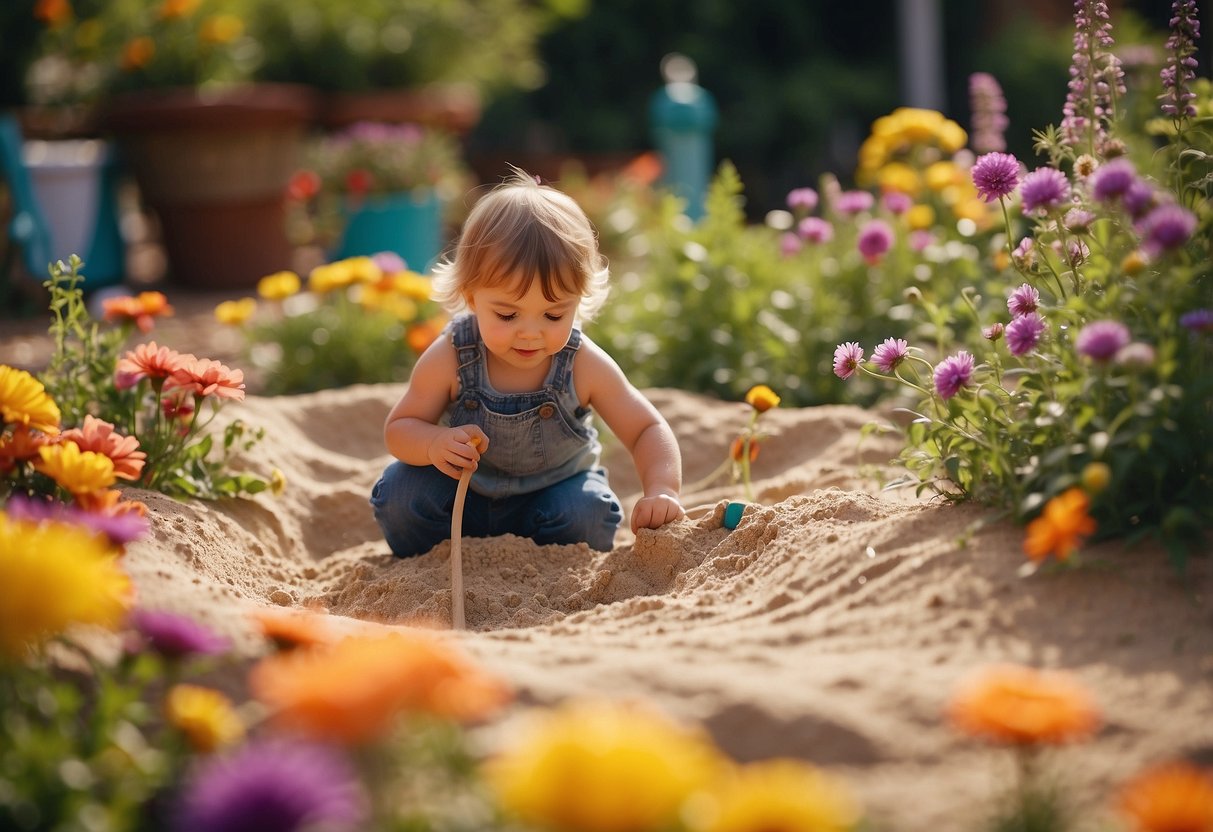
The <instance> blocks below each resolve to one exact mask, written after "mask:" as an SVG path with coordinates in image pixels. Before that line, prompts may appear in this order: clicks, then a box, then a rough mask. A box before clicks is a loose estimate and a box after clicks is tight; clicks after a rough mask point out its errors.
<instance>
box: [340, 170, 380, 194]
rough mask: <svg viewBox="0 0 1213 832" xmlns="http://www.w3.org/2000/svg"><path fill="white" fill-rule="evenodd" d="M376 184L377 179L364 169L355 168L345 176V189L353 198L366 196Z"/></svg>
mask: <svg viewBox="0 0 1213 832" xmlns="http://www.w3.org/2000/svg"><path fill="white" fill-rule="evenodd" d="M374 184H375V177H373V176H371V172H370V171H368V170H365V169H363V168H355V169H354V170H352V171H350V172H349V173H348V174H346V176H345V189H346V190H347V191H349V192H350V195H351V196H365V195H366V194H367V193H368V192H370V190H371V186H372V185H374Z"/></svg>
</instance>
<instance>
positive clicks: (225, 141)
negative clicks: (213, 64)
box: [103, 84, 316, 289]
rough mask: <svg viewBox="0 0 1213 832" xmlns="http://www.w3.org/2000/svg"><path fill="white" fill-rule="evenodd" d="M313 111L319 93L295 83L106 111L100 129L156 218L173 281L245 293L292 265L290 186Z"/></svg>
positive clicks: (136, 99)
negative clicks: (287, 197) (119, 154)
mask: <svg viewBox="0 0 1213 832" xmlns="http://www.w3.org/2000/svg"><path fill="white" fill-rule="evenodd" d="M315 112H316V99H315V94H314V92H313V91H312V90H311V89H310V88H309V87H305V86H297V85H290V84H252V85H248V86H242V87H235V88H230V89H224V90H221V91H217V92H203V91H199V90H195V89H172V90H164V91H148V92H140V93H128V94H125V95H122V96H118V97H116V98H115V99H114V100H113V101H112V102H111V103H110V105H109V106H108V107H107V108H106V110H105V112H104V115H103V124H104V125H105V126H106V128H107V129H109V130H111V131H112V132H113V133H114V134H115V136H116V137H117V139H118V143H119V147H120V149H121V151H122V156H123V160H124V162H125V164H126V165H127V166H128V167H129V168H130V170H131V172H132V173H133V175H134V177H135V181H136V183H137V184H138V186H139V189H140V192H141V193H142V194H143V197H144V199H146V200H147V202H148V204H149V205H150V206H151V208H152V209H153V210H154V211H155V212H156V215H157V217H158V218H159V220H160V227H161V235H162V238H163V243H164V247H165V252H166V254H167V257H168V269H169V279H170V280H171V281H172V282H175V283H179V284H181V285H183V286H190V287H196V288H221V289H222V288H244V287H249V286H253V285H255V284H256V282H257V280H259V279H260V278H261V277H264V276H265V275H267V274H270V273H272V272H275V271H279V270H281V269H288V268H290V267H291V265H292V260H293V252H292V247H291V244H290V241H289V240H288V239H287V236H286V222H285V210H286V204H285V193H286V186H287V183H288V182H289V180H290V177H291V174H292V173H293V172H294V171H295V169H296V168H297V167H298V164H299V158H300V153H301V149H302V143H303V138H304V133H305V130H306V128H307V126H308V124H309V123H310V122H311V120H312V118H313V117H314V115H315Z"/></svg>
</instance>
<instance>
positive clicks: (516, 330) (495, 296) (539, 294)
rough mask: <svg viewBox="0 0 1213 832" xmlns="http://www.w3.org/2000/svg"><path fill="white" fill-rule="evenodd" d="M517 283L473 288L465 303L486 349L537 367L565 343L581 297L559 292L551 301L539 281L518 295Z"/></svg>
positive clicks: (520, 365)
mask: <svg viewBox="0 0 1213 832" xmlns="http://www.w3.org/2000/svg"><path fill="white" fill-rule="evenodd" d="M516 286H517V284H516V283H513V282H510V281H507V282H506V283H504V284H502V285H499V286H492V287H483V288H480V289H476V290H475V291H473V292H471V293H470V294H469V295H468V297H467V303H468V307H469V308H470V309H471V310H472V312H473V313H474V314H475V315H476V322H477V323H478V324H479V325H480V337H481V338H483V339H484V345H485V347H487V348H488V350H489V352H491V353H492V354H493V355H495V356H496V357H497V358H499V359H501V360H502V361H504V362H506V363H507V364H509V365H511V366H513V367H518V368H531V367H536V366H538V365H539V364H541V363H543V362H544V361H546V360H547V359H548V357H549V356H552V355H555V354H556V353H558V352H560V350H562V349H564V345H565V344H566V343H568V340H569V334H570V333H571V332H572V330H573V316H574V314H575V313H576V311H577V304H578V303H580V302H581V298H580V296H578V295H562V296H560V297H557V299H556V300H555V301H550V300H548V299H547V298H546V297H544V296H543V287H542V286H541V285H540V283H539V281H538V280H533V281H531V286H530V288H529V289H528V290H527V292H526V294H524V295H522V296H521V297H519V296H518V292H517V289H516Z"/></svg>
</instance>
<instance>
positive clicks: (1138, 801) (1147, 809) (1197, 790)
mask: <svg viewBox="0 0 1213 832" xmlns="http://www.w3.org/2000/svg"><path fill="white" fill-rule="evenodd" d="M1116 809H1117V811H1118V813H1119V814H1120V815H1121V816H1122V817H1123V818H1124V819H1125V820H1126V821H1128V822H1129V823H1130V824H1132V828H1131V830H1130V832H1209V830H1213V775H1210V774H1209V772H1208V771H1207V770H1205V769H1201V768H1197V767H1196V766H1194V765H1192V764H1191V763H1188V762H1186V761H1182V760H1181V761H1174V762H1167V763H1161V764H1159V765H1155V766H1151V767H1150V768H1147V769H1146V770H1145V771H1142V772H1140V773H1139V774H1137V775H1136V776H1135V777H1133V778H1132V779H1131V780H1129V781H1128V782H1127V783H1125V784H1124V785H1123V786H1121V787H1120V789H1119V790H1118V791H1117V794H1116Z"/></svg>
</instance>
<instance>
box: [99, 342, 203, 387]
mask: <svg viewBox="0 0 1213 832" xmlns="http://www.w3.org/2000/svg"><path fill="white" fill-rule="evenodd" d="M193 360H194V356H192V355H182V354H181V353H179V352H177V351H176V350H174V349H171V348H169V347H161V346H157V344H156V342H155V341H149V342H147V343H146V344H139V345H138V346H136V347H135V348H134V349H133V350H129V351H128V352H127V353H126V355H124V356H122V358H120V359H119V360H118V366H117V370H116V372H117V373H118V374H119V375H123V376H126V378H127V380H128V381H129V382H130V383H131V384H132V385H133V384H134V383H137V382H138V381H140V380H141V379H144V378H150V379H152V380H153V381H157V380H160V381H162V380H164V379H167V378H168V377H169V376H171V375H172V374H173V373H175V372H177V370H179V369H181V367H183V366H184V365H185V364H186V363H187V362H189V361H193Z"/></svg>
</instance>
